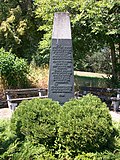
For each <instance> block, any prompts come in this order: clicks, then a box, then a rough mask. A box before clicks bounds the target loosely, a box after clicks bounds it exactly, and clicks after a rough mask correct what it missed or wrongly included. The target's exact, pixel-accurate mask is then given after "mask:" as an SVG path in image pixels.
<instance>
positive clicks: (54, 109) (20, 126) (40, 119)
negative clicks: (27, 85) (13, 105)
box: [1, 94, 120, 160]
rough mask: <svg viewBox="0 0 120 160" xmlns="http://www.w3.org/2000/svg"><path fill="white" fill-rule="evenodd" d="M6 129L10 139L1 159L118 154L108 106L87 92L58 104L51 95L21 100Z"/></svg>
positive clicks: (89, 157)
mask: <svg viewBox="0 0 120 160" xmlns="http://www.w3.org/2000/svg"><path fill="white" fill-rule="evenodd" d="M10 130H11V132H12V137H14V138H13V139H14V140H13V141H9V144H8V145H7V147H6V148H4V151H3V154H2V156H1V159H2V158H3V159H11V160H12V159H13V160H14V159H22V160H24V159H25V157H26V158H27V159H36V160H37V159H41V160H42V159H43V160H49V159H51V160H56V159H58V160H64V159H69V160H73V159H75V160H77V159H81V160H92V159H100V160H102V159H101V157H102V158H103V159H109V158H113V160H114V159H115V158H118V157H120V154H119V153H120V152H119V151H118V154H115V155H114V152H115V153H117V148H119V143H117V145H116V146H117V148H116V147H114V144H115V143H114V140H115V136H117V138H116V139H118V138H119V132H118V133H117V134H116V132H115V129H114V126H113V124H112V119H111V116H110V114H109V110H108V108H107V106H106V104H105V103H103V102H101V100H100V99H99V98H98V97H96V96H93V95H91V94H89V95H87V96H84V97H83V98H80V99H72V100H70V101H69V102H66V103H65V104H64V105H63V106H62V107H61V106H60V105H59V103H58V102H55V101H52V100H51V99H37V98H36V99H32V100H30V101H28V100H26V101H22V102H21V103H20V105H19V106H18V108H17V109H16V110H15V112H14V114H13V116H12V118H11V122H10ZM3 139H4V138H3ZM9 140H10V138H9ZM2 146H3V143H2ZM113 150H114V151H113Z"/></svg>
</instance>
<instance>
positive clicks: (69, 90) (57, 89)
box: [51, 85, 73, 93]
mask: <svg viewBox="0 0 120 160" xmlns="http://www.w3.org/2000/svg"><path fill="white" fill-rule="evenodd" d="M51 89H52V92H53V93H72V89H73V86H72V85H69V86H54V85H52V86H51Z"/></svg>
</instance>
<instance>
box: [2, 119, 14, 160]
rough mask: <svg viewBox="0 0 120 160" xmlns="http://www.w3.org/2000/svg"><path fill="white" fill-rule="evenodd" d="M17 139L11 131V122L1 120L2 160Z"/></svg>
mask: <svg viewBox="0 0 120 160" xmlns="http://www.w3.org/2000/svg"><path fill="white" fill-rule="evenodd" d="M15 138H16V137H15V136H14V135H13V134H12V133H11V131H10V121H9V120H0V159H1V155H2V154H3V153H4V152H6V151H7V150H8V148H9V145H10V144H11V143H12V142H14V140H15Z"/></svg>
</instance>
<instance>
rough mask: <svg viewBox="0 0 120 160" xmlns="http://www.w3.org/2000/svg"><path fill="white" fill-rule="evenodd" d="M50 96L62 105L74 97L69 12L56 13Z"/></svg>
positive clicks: (51, 54) (51, 58)
mask: <svg viewBox="0 0 120 160" xmlns="http://www.w3.org/2000/svg"><path fill="white" fill-rule="evenodd" d="M48 97H49V98H52V99H53V100H55V101H59V103H60V104H61V105H62V104H64V103H65V102H67V101H69V99H70V98H73V97H74V70H73V52H72V38H71V26H70V18H69V13H63V12H61V13H55V15H54V24H53V33H52V46H51V53H50V72H49V88H48Z"/></svg>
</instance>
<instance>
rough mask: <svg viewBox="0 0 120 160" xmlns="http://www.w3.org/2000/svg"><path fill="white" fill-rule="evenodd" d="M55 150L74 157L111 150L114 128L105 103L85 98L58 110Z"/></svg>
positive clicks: (94, 98)
mask: <svg viewBox="0 0 120 160" xmlns="http://www.w3.org/2000/svg"><path fill="white" fill-rule="evenodd" d="M59 117H60V119H59V129H58V139H57V141H56V147H58V151H59V152H58V153H59V154H64V153H66V152H67V153H68V154H69V155H72V156H73V155H77V154H78V153H81V152H83V151H84V152H95V151H103V150H106V149H110V148H112V147H113V142H114V134H115V132H114V128H113V125H112V120H111V116H110V114H109V111H108V109H107V106H106V104H105V103H103V102H102V101H101V100H100V99H99V98H98V97H96V96H92V95H87V96H85V97H83V98H81V99H78V100H76V99H73V100H71V101H69V102H66V103H65V104H64V106H63V108H62V109H61V113H60V116H59Z"/></svg>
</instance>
